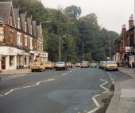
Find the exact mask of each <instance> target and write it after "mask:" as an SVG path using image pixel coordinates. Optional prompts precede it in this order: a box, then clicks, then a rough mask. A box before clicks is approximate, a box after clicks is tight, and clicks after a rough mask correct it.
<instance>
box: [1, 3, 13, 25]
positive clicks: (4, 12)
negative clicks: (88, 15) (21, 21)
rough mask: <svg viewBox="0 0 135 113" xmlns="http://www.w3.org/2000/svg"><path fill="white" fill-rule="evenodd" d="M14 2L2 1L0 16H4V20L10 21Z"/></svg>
mask: <svg viewBox="0 0 135 113" xmlns="http://www.w3.org/2000/svg"><path fill="white" fill-rule="evenodd" d="M12 7H13V6H12V2H0V17H1V18H4V22H5V23H8V19H9V15H10V11H11V8H12Z"/></svg>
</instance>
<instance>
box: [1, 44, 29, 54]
mask: <svg viewBox="0 0 135 113" xmlns="http://www.w3.org/2000/svg"><path fill="white" fill-rule="evenodd" d="M0 55H13V56H15V55H29V53H27V52H25V51H24V50H21V49H17V48H14V47H9V46H1V47H0Z"/></svg>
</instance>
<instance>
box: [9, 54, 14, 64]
mask: <svg viewBox="0 0 135 113" xmlns="http://www.w3.org/2000/svg"><path fill="white" fill-rule="evenodd" d="M9 65H10V66H13V65H14V56H9Z"/></svg>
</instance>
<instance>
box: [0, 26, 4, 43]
mask: <svg viewBox="0 0 135 113" xmlns="http://www.w3.org/2000/svg"><path fill="white" fill-rule="evenodd" d="M3 39H4V31H3V27H0V41H1V42H2V41H3Z"/></svg>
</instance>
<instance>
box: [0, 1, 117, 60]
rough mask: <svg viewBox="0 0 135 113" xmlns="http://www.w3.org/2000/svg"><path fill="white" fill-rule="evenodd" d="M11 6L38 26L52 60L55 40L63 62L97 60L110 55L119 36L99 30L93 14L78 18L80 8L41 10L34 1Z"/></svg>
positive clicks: (15, 3)
mask: <svg viewBox="0 0 135 113" xmlns="http://www.w3.org/2000/svg"><path fill="white" fill-rule="evenodd" d="M0 1H3V0H0ZM4 1H5V0H4ZM13 4H14V6H15V7H19V8H20V9H21V11H22V12H24V11H27V12H28V13H27V14H28V16H31V15H32V17H33V19H36V20H37V21H38V22H41V23H42V25H43V34H44V50H46V51H48V53H49V59H50V60H52V61H57V60H58V44H59V41H58V39H59V37H61V38H62V59H63V60H66V61H72V62H75V61H80V60H89V61H92V60H98V61H99V60H105V59H106V57H108V56H112V55H113V53H114V48H115V46H114V45H115V43H116V41H115V40H116V39H117V38H118V37H119V35H118V34H117V33H115V32H113V31H108V30H106V29H104V28H102V29H101V27H100V26H99V24H98V21H97V16H96V15H95V14H94V13H92V14H88V15H86V16H84V17H81V18H79V17H80V15H81V8H80V7H77V6H69V7H67V8H65V9H64V10H63V11H61V10H56V9H49V8H45V7H44V6H43V5H42V3H41V2H40V1H38V0H13Z"/></svg>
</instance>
